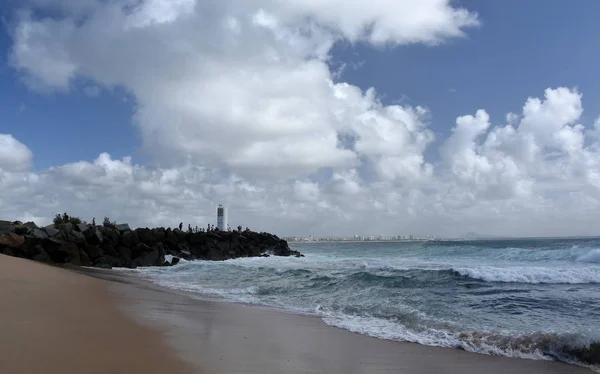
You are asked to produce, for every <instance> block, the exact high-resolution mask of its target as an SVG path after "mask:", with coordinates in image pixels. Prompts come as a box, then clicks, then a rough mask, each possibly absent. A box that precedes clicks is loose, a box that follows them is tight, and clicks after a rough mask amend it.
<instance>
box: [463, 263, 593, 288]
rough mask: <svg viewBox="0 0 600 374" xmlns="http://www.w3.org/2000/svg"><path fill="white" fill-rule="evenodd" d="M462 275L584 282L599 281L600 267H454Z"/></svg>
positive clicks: (501, 279)
mask: <svg viewBox="0 0 600 374" xmlns="http://www.w3.org/2000/svg"><path fill="white" fill-rule="evenodd" d="M453 270H454V271H456V272H458V273H459V274H461V275H463V276H468V277H471V278H474V279H480V280H484V281H486V282H505V283H531V284H539V283H548V284H561V283H564V284H584V283H600V267H580V268H577V267H570V268H565V267H535V266H528V267H524V266H520V267H501V268H500V267H493V266H479V267H469V268H460V267H458V268H454V269H453Z"/></svg>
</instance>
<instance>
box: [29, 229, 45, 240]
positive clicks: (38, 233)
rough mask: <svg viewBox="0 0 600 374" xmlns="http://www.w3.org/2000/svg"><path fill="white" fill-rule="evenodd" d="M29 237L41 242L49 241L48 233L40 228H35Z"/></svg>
mask: <svg viewBox="0 0 600 374" xmlns="http://www.w3.org/2000/svg"><path fill="white" fill-rule="evenodd" d="M29 235H31V236H33V237H35V238H37V239H39V240H45V239H48V234H47V233H46V231H45V230H42V229H38V228H33V229H32V230H31V231H30V232H29Z"/></svg>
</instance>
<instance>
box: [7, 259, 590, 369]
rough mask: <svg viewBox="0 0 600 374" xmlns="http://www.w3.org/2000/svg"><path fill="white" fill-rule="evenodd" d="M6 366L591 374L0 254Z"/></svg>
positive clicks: (133, 277)
mask: <svg viewBox="0 0 600 374" xmlns="http://www.w3.org/2000/svg"><path fill="white" fill-rule="evenodd" d="M0 297H2V300H3V306H4V305H6V307H4V308H2V311H1V312H0V328H1V329H2V332H3V333H2V335H0V372H2V373H3V374H4V373H7V374H12V373H36V372H43V373H49V374H52V373H65V374H68V373H130V372H136V373H137V372H144V373H151V374H152V373H182V374H183V373H242V372H243V373H320V372H325V373H398V372H400V373H438V372H444V373H460V374H469V373H473V374H474V373H481V372H485V373H490V374H493V373H516V374H519V373H523V374H524V373H534V374H535V373H551V374H552V373H556V374H562V373H565V374H566V373H572V374H578V373H582V374H583V373H590V372H591V371H590V370H589V369H586V368H582V367H576V366H571V365H567V364H564V363H559V362H551V361H533V360H521V359H514V358H508V357H500V356H485V355H479V354H474V353H469V352H465V351H460V350H456V349H450V348H437V347H427V346H422V345H418V344H414V343H404V342H394V341H388V340H380V339H376V338H371V337H367V336H364V335H360V334H356V333H352V332H349V331H345V330H342V329H338V328H335V327H331V326H328V325H326V324H325V323H324V322H322V321H321V320H320V319H319V318H318V317H314V316H306V315H299V314H293V313H289V312H283V311H278V310H273V309H268V308H264V307H257V306H247V305H243V304H236V303H230V302H220V301H205V300H200V299H198V298H194V297H193V295H191V294H187V293H185V292H181V291H175V290H171V289H166V288H162V287H160V286H157V285H155V284H153V283H150V282H149V281H146V280H145V279H143V278H142V277H140V276H138V275H136V274H133V273H131V272H129V271H111V270H101V269H90V268H70V269H61V268H56V267H50V266H46V265H42V264H38V263H35V262H31V261H27V260H22V259H15V258H10V257H7V256H0Z"/></svg>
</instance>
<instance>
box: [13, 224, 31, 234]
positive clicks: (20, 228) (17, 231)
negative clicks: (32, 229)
mask: <svg viewBox="0 0 600 374" xmlns="http://www.w3.org/2000/svg"><path fill="white" fill-rule="evenodd" d="M27 233H29V227H27V226H25V225H19V226H15V234H17V235H27Z"/></svg>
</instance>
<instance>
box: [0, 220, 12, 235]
mask: <svg viewBox="0 0 600 374" xmlns="http://www.w3.org/2000/svg"><path fill="white" fill-rule="evenodd" d="M11 232H15V225H13V223H12V222H8V221H0V235H4V234H8V233H11Z"/></svg>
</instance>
